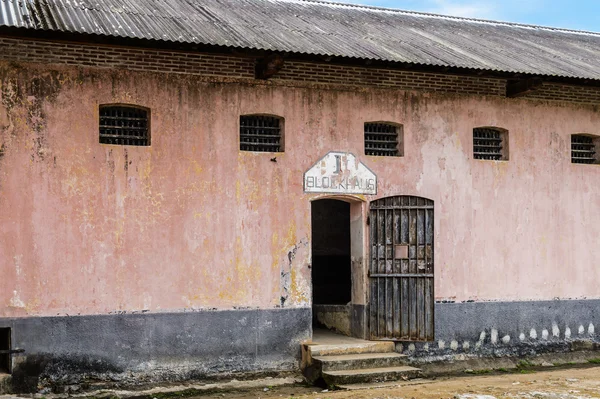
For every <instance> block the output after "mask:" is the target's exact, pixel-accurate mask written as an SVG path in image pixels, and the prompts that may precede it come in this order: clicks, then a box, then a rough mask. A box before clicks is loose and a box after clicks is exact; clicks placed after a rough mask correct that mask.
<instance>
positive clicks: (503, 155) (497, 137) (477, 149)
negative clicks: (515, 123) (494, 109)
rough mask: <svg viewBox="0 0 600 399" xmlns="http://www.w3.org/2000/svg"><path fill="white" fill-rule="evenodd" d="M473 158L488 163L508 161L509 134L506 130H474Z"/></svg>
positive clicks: (483, 128) (487, 128) (485, 128)
mask: <svg viewBox="0 0 600 399" xmlns="http://www.w3.org/2000/svg"><path fill="white" fill-rule="evenodd" d="M473 157H474V158H475V159H481V160H488V161H508V132H507V131H506V130H504V129H498V128H489V127H479V128H475V129H473Z"/></svg>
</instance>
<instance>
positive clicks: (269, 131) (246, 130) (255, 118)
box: [240, 115, 283, 152]
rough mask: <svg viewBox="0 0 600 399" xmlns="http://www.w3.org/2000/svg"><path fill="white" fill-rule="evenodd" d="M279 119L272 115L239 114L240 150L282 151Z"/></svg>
mask: <svg viewBox="0 0 600 399" xmlns="http://www.w3.org/2000/svg"><path fill="white" fill-rule="evenodd" d="M281 121H282V119H281V118H278V117H274V116H265V115H245V116H240V150H242V151H255V152H283V140H282V139H283V137H282V134H281V131H282V129H281V128H282V126H281V125H282V123H281Z"/></svg>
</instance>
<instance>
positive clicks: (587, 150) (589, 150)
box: [571, 134, 596, 164]
mask: <svg viewBox="0 0 600 399" xmlns="http://www.w3.org/2000/svg"><path fill="white" fill-rule="evenodd" d="M571 163H587V164H593V163H596V148H595V145H594V138H593V137H590V136H582V135H576V134H574V135H572V136H571Z"/></svg>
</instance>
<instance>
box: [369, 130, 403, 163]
mask: <svg viewBox="0 0 600 399" xmlns="http://www.w3.org/2000/svg"><path fill="white" fill-rule="evenodd" d="M403 144H404V142H403V131H402V126H400V125H393V124H390V123H379V122H373V123H365V154H366V155H376V156H382V157H401V156H404V148H403Z"/></svg>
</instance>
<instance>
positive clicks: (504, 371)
mask: <svg viewBox="0 0 600 399" xmlns="http://www.w3.org/2000/svg"><path fill="white" fill-rule="evenodd" d="M496 370H498V371H500V372H501V373H508V372H509V371H508V369H505V368H504V367H500V368H499V369H496Z"/></svg>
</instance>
